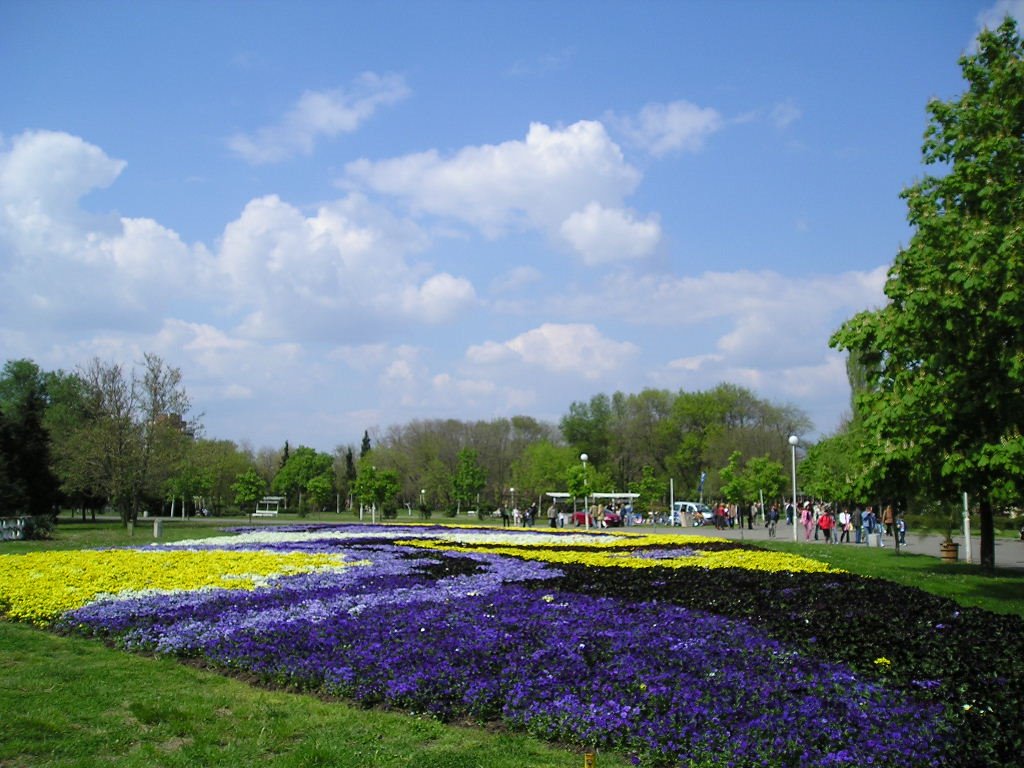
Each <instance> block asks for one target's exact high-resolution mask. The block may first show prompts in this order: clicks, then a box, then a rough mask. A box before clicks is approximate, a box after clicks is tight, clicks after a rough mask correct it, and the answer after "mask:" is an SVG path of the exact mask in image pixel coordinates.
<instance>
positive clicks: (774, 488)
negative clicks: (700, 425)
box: [718, 451, 786, 504]
mask: <svg viewBox="0 0 1024 768" xmlns="http://www.w3.org/2000/svg"><path fill="white" fill-rule="evenodd" d="M784 472H785V470H784V469H783V466H782V464H781V463H780V462H778V461H775V460H774V459H771V458H769V457H767V456H755V457H754V458H752V459H750V460H748V461H747V462H746V463H744V462H743V454H742V453H740V452H739V451H733V453H732V454H731V455H730V456H729V463H728V464H726V466H725V467H723V468H722V469H721V470H720V471H719V473H718V474H719V480H720V482H721V486H720V488H719V492H720V493H721V494H722V496H723V498H725V500H726V501H729V502H731V503H734V504H741V503H744V502H752V501H760V499H761V497H762V496H764V498H765V499H766V500H769V499H777V498H779V497H781V496H782V494H783V489H784V487H785V482H786V481H785V474H784Z"/></svg>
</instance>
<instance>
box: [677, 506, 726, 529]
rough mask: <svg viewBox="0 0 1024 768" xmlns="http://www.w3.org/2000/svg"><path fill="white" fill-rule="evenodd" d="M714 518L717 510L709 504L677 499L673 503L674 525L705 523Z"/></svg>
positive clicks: (711, 521) (710, 521)
mask: <svg viewBox="0 0 1024 768" xmlns="http://www.w3.org/2000/svg"><path fill="white" fill-rule="evenodd" d="M680 517H681V519H680ZM714 520H715V512H714V510H713V509H711V507H709V506H708V505H707V504H703V503H701V502H699V501H677V502H674V503H673V504H672V520H671V524H672V525H683V526H686V525H704V524H705V523H713V522H714Z"/></svg>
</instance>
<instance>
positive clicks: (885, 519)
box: [882, 504, 896, 536]
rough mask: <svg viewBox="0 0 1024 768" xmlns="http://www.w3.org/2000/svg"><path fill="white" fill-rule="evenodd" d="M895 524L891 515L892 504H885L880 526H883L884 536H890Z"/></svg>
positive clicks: (894, 517) (894, 519)
mask: <svg viewBox="0 0 1024 768" xmlns="http://www.w3.org/2000/svg"><path fill="white" fill-rule="evenodd" d="M895 523H896V515H895V514H894V513H893V510H892V504H886V505H885V509H883V510H882V525H884V526H885V535H886V536H892V535H893V533H895V531H894V530H893V526H894V525H895Z"/></svg>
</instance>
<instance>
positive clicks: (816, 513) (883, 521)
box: [786, 501, 907, 547]
mask: <svg viewBox="0 0 1024 768" xmlns="http://www.w3.org/2000/svg"><path fill="white" fill-rule="evenodd" d="M796 516H798V517H799V524H800V525H802V526H803V529H804V541H811V539H812V536H813V539H814V541H820V539H819V533H820V535H821V537H822V538H823V539H824V540H825V542H826V543H829V544H841V543H850V539H851V534H852V538H853V542H852V543H854V544H868V543H870V542H871V541H872V539H871V536H872V535H873V534H878V535H879V538H878V539H877V541H878V545H879V546H882V547H884V546H885V541H884V540H883V538H882V536H883V534H884V536H885V537H887V538H894V539H895V540H896V541H897V542H898V543H899V544H900V545H903V544H906V543H907V521H906V519H905V518H904V517H903V513H902V512H899V513H897V512H896V511H895V510H894V509H893V506H892V505H891V504H888V505H886V507H885V508H884V509H883V510H882V514H881V516H879V515H877V514H876V513H875V511H874V508H873V507H871V506H866V507H862V506H860V505H857V506H855V507H854V508H853V511H852V512H851V511H850V510H849V509H848V508H846V507H844V508H843V509H841V510H839V512H836V511H835V510H834V509H833V507H832V505H830V504H812V503H811V502H810V501H805V502H804V503H803V504H801V505H800V507H799V510H798V511H797V512H796ZM794 517H795V515H794V510H793V505H792V504H787V505H786V522H787V524H789V525H793V524H794Z"/></svg>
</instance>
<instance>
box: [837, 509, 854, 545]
mask: <svg viewBox="0 0 1024 768" xmlns="http://www.w3.org/2000/svg"><path fill="white" fill-rule="evenodd" d="M852 529H853V523H852V522H850V511H849V510H848V509H847V508H846V507H843V511H842V512H840V513H839V531H840V533H839V542H840V543H842V542H844V541H845V542H846V543H847V544H849V543H850V531H851V530H852Z"/></svg>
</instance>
